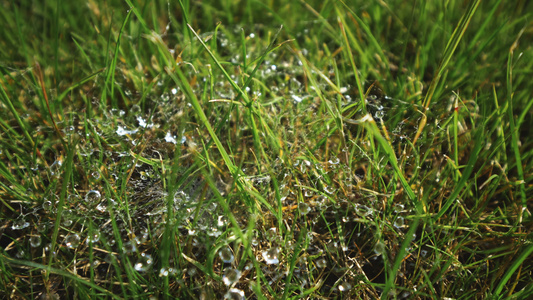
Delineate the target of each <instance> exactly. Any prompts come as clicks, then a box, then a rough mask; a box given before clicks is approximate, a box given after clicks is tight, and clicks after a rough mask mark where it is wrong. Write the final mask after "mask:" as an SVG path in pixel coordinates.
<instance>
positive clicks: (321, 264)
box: [316, 258, 328, 269]
mask: <svg viewBox="0 0 533 300" xmlns="http://www.w3.org/2000/svg"><path fill="white" fill-rule="evenodd" d="M327 265H328V262H327V261H326V259H325V258H319V259H318V260H317V261H316V267H317V268H320V269H322V268H325V267H326V266H327Z"/></svg>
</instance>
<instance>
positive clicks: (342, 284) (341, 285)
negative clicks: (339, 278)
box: [337, 281, 352, 292]
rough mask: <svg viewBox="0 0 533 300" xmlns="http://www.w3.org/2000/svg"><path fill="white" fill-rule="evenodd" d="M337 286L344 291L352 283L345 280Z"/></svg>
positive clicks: (348, 288) (350, 286) (347, 289)
mask: <svg viewBox="0 0 533 300" xmlns="http://www.w3.org/2000/svg"><path fill="white" fill-rule="evenodd" d="M337 288H338V289H339V291H341V292H346V291H349V290H350V289H351V288H352V285H351V284H349V283H348V282H346V281H345V282H343V283H341V284H339V286H338V287H337Z"/></svg>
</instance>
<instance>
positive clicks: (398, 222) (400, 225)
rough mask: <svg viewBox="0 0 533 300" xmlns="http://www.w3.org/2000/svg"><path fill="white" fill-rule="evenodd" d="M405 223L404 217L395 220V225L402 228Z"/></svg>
mask: <svg viewBox="0 0 533 300" xmlns="http://www.w3.org/2000/svg"><path fill="white" fill-rule="evenodd" d="M404 224H405V221H404V218H402V217H398V218H396V220H394V227H396V228H402V227H403V225H404Z"/></svg>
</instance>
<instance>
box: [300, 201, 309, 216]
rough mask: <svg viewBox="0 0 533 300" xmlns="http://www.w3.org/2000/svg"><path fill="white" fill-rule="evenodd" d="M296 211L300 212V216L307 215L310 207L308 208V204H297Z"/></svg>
mask: <svg viewBox="0 0 533 300" xmlns="http://www.w3.org/2000/svg"><path fill="white" fill-rule="evenodd" d="M298 209H299V210H300V213H301V214H302V215H307V214H308V213H309V212H310V211H311V207H309V204H307V203H304V202H300V203H298Z"/></svg>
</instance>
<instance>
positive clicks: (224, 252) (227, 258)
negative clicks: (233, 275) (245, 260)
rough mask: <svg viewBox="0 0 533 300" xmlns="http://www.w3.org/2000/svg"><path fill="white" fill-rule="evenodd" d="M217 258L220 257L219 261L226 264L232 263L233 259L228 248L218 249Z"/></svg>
mask: <svg viewBox="0 0 533 300" xmlns="http://www.w3.org/2000/svg"><path fill="white" fill-rule="evenodd" d="M218 256H220V259H221V260H222V261H223V262H224V263H226V264H229V263H232V262H233V260H234V259H235V257H234V256H233V253H232V252H231V249H230V248H229V247H224V248H222V249H220V251H219V252H218Z"/></svg>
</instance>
